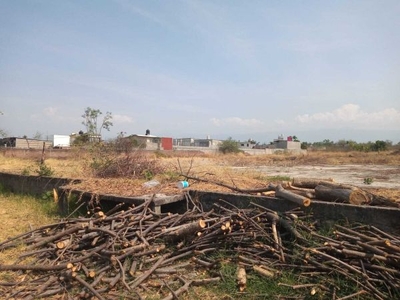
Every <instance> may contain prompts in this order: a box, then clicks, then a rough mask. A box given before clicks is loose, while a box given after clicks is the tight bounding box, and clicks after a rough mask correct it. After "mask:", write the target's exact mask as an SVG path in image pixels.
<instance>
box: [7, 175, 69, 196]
mask: <svg viewBox="0 0 400 300" xmlns="http://www.w3.org/2000/svg"><path fill="white" fill-rule="evenodd" d="M71 181H73V180H72V179H69V178H54V177H41V176H25V175H18V174H10V173H4V172H0V184H1V185H2V186H3V187H4V188H6V189H7V190H9V191H10V192H13V193H17V194H31V195H36V196H40V195H43V193H46V192H48V191H52V190H53V189H58V188H59V187H60V186H63V185H65V184H67V183H70V182H71Z"/></svg>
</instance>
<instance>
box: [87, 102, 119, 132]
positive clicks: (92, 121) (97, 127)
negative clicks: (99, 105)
mask: <svg viewBox="0 0 400 300" xmlns="http://www.w3.org/2000/svg"><path fill="white" fill-rule="evenodd" d="M102 114H103V113H102V112H101V111H100V110H99V109H93V108H91V107H87V108H86V109H85V113H84V114H83V115H82V118H83V119H84V121H83V122H82V124H83V125H85V127H86V133H87V134H94V135H101V130H102V129H103V128H104V129H106V130H108V131H110V127H111V126H113V123H112V122H111V120H112V115H111V113H110V112H106V115H105V116H104V118H103V119H102V120H101V123H99V118H100V116H101V115H102Z"/></svg>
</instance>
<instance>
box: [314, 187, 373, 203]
mask: <svg viewBox="0 0 400 300" xmlns="http://www.w3.org/2000/svg"><path fill="white" fill-rule="evenodd" d="M315 196H316V198H317V199H320V200H324V201H329V202H343V203H351V204H355V205H361V204H367V203H369V201H370V199H369V197H368V196H367V195H366V194H365V193H364V192H363V191H362V190H360V189H357V188H354V187H353V188H352V189H344V188H330V187H327V186H324V185H318V186H316V187H315Z"/></svg>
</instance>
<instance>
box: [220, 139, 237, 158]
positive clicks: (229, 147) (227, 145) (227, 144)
mask: <svg viewBox="0 0 400 300" xmlns="http://www.w3.org/2000/svg"><path fill="white" fill-rule="evenodd" d="M219 151H221V152H222V153H224V154H227V153H239V152H240V150H239V144H238V143H237V142H236V141H235V140H233V139H232V138H231V137H230V138H228V139H227V140H225V141H223V142H222V144H221V145H220V146H219Z"/></svg>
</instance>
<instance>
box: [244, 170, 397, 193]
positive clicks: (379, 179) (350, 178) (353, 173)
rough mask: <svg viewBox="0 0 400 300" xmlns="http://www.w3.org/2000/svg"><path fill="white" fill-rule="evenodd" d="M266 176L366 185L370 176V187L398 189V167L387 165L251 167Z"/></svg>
mask: <svg viewBox="0 0 400 300" xmlns="http://www.w3.org/2000/svg"><path fill="white" fill-rule="evenodd" d="M252 169H255V170H257V171H259V172H261V173H265V174H267V175H268V176H286V177H290V178H293V177H311V178H332V179H334V180H335V181H336V182H340V183H343V184H351V185H355V186H359V187H362V188H365V187H367V186H366V184H365V183H364V179H365V178H372V180H373V181H372V183H371V184H369V187H371V188H389V189H400V167H398V166H387V165H339V166H327V165H315V166H304V165H300V166H291V167H276V166H260V167H255V168H252Z"/></svg>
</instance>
